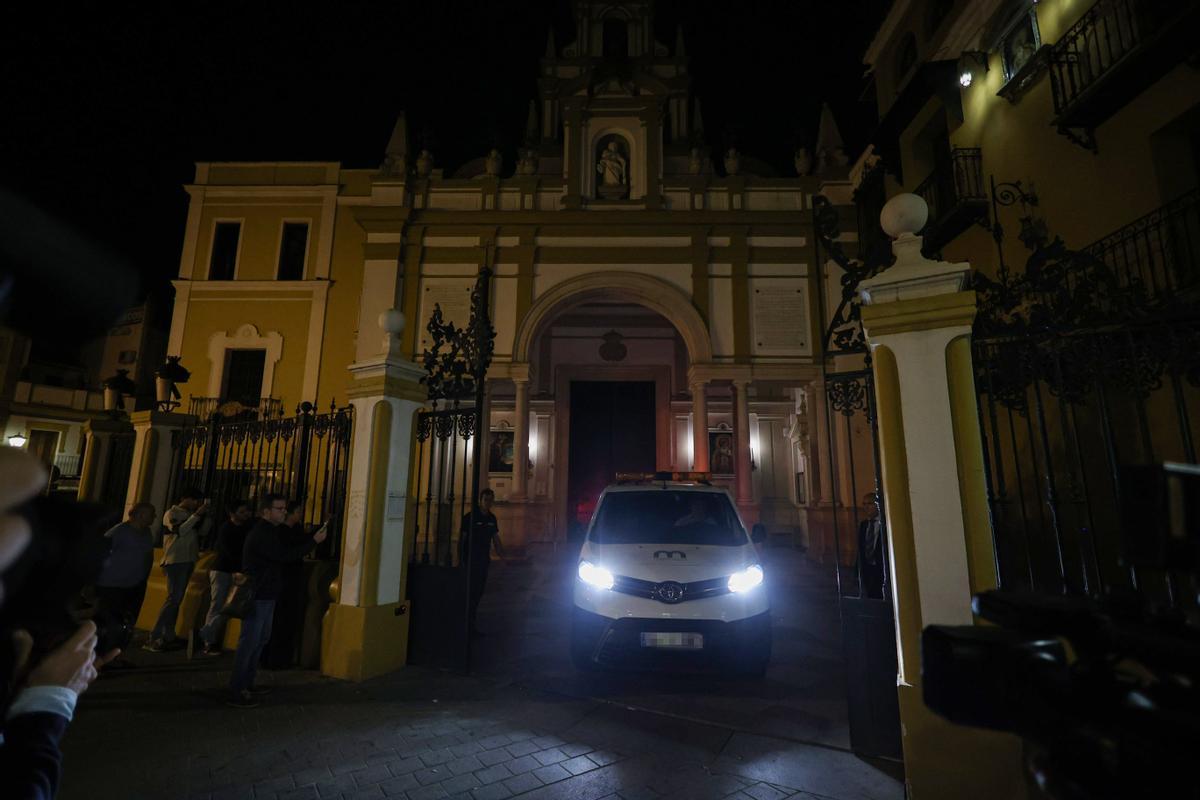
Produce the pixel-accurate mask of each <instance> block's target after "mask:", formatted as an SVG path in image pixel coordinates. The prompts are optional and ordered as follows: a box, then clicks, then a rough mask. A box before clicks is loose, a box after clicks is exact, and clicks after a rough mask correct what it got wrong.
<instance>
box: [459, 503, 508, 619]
mask: <svg viewBox="0 0 1200 800" xmlns="http://www.w3.org/2000/svg"><path fill="white" fill-rule="evenodd" d="M495 500H496V493H495V492H493V491H492V490H491V489H484V490H483V491H482V492H480V493H479V502H478V503H477V504H476V506H475V513H474V526H473V527H472V523H471V518H472V515H471V514H467V515H466V516H464V517H463V521H462V528H461V537H462V538H461V540H460V546H459V558H460V560H461V562H462V563H463V564H470V569H471V574H470V611H469V615H468V620H469V625H470V632H471V635H472V636H478V635H479V630H478V629H477V628H476V627H475V612H476V611H477V610H478V609H479V600H480V598H482V597H483V587H484V586H485V585H486V584H487V576H488V567H489V566H490V565H491V561H492V545H493V543H494V544H495V546H496V555H498V556H500V557H501V558H504V546H503V544H502V543H501V542H500V525H499V524H498V523H497V522H496V515H495V514H493V513H492V503H494V502H495ZM468 554H469V556H470V558H469V560H468Z"/></svg>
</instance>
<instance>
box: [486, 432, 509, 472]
mask: <svg viewBox="0 0 1200 800" xmlns="http://www.w3.org/2000/svg"><path fill="white" fill-rule="evenodd" d="M488 442H489V443H488V472H499V473H509V474H511V473H512V471H513V450H514V447H513V446H514V443H515V442H516V432H515V431H513V430H512V429H500V430H493V431H492V432H491V434H490V436H489V438H488Z"/></svg>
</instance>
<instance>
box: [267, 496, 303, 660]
mask: <svg viewBox="0 0 1200 800" xmlns="http://www.w3.org/2000/svg"><path fill="white" fill-rule="evenodd" d="M312 531H313V528H307V529H306V528H305V526H304V501H303V500H292V501H289V502H288V510H287V516H286V517H285V518H284V520H283V525H282V527H280V529H279V534H280V536H281V537H282V538H283V541H284V544H286V545H288V546H291V545H293V544H300V543H301V542H306V541H308V540H309V539H311V538H312ZM279 578H280V584H279V597H278V598H277V599H276V601H275V619H274V621H273V622H272V623H271V641H269V642H267V643H266V644H265V645H264V646H263V655H262V665H263V666H264V667H267V668H268V669H286V668H288V667H290V666H292V665H293V664H294V663H295V662H296V650H297V646H298V642H299V638H300V628H301V626H302V624H303V616H304V564H303V563H302V562H301V561H300V559H296V560H294V561H288V562H287V563H285V564H281V565H280V566H279Z"/></svg>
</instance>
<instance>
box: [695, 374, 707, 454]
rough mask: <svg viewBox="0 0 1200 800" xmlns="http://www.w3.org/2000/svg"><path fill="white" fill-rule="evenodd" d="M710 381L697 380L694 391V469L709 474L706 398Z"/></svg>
mask: <svg viewBox="0 0 1200 800" xmlns="http://www.w3.org/2000/svg"><path fill="white" fill-rule="evenodd" d="M707 386H708V381H703V380H697V381H694V382H693V383H692V385H691V390H692V469H693V470H695V471H696V472H708V469H709V466H708V463H709V462H708V398H706V397H705V396H704V392H705V389H706V388H707Z"/></svg>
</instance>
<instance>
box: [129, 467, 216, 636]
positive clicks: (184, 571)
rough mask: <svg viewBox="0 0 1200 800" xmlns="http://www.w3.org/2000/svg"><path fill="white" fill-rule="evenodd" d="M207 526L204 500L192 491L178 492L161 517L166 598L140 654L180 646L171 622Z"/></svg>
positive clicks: (205, 502) (162, 562) (173, 619)
mask: <svg viewBox="0 0 1200 800" xmlns="http://www.w3.org/2000/svg"><path fill="white" fill-rule="evenodd" d="M211 524H212V523H211V521H210V520H209V518H208V500H207V499H205V497H204V495H202V494H200V492H198V491H196V490H195V489H187V490H185V491H184V492H182V493H181V494H180V496H179V501H178V502H177V503H176V504H175V505H173V506H171V508H170V509H168V510H167V513H166V514H165V515H164V516H163V529H164V530H163V557H162V561H161V562H160V563H161V565H162V568H163V572H165V573H166V575H167V596H166V599H164V600H163V605H162V610H161V611H159V612H158V621H157V622H155V623H154V629H153V630H151V631H150V640H149V641H148V642H146V644H145V645H143V646H142V649H143V650H149V651H150V652H151V653H161V652H162V651H164V650H170V649H173V648H175V647H179V646H182V644H183V642H182V640H180V639H179V637H177V636H176V635H175V621H176V620H177V619H178V618H179V606H180V605H182V603H183V595H184V593H185V592H186V591H187V585H188V581H189V580H190V579H191V577H192V572H193V571H194V570H195V569H196V559H198V558H199V557H200V540H201V538H202V537H205V536H206V535H207V531H208V529H209V527H210V526H211Z"/></svg>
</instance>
